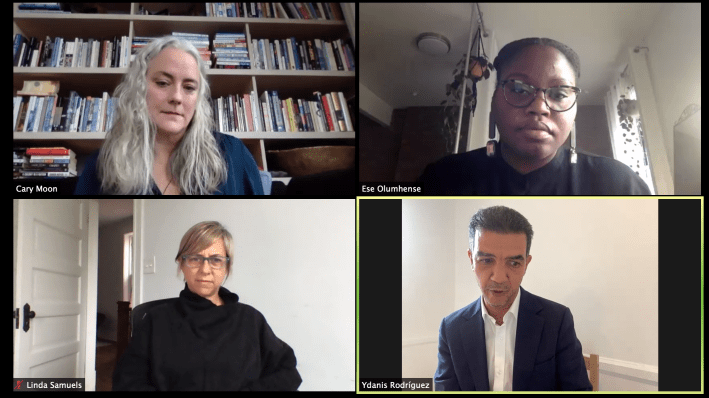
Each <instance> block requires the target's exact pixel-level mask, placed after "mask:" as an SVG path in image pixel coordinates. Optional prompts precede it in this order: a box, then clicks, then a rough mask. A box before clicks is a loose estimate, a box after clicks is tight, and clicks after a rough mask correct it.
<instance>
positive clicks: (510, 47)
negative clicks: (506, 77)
mask: <svg viewBox="0 0 709 398" xmlns="http://www.w3.org/2000/svg"><path fill="white" fill-rule="evenodd" d="M533 45H542V46H549V47H554V48H556V49H557V50H559V52H561V53H562V54H564V57H566V59H567V60H568V61H569V63H570V64H571V68H572V69H573V70H574V75H575V77H576V85H578V81H579V79H580V78H581V60H580V59H579V56H578V54H576V51H574V50H573V49H572V48H571V47H569V46H567V45H566V44H564V43H561V42H558V41H556V40H553V39H547V38H538V37H529V38H526V39H520V40H516V41H513V42H510V43H507V44H506V45H505V46H504V47H502V50H500V52H499V53H498V54H497V57H495V61H494V62H493V66H494V67H495V70H496V71H497V84H500V80H502V69H503V68H504V67H505V66H506V65H508V64H510V63H511V62H513V61H514V60H515V59H516V58H517V56H518V55H519V54H520V53H521V52H522V50H524V49H525V48H527V47H529V46H533Z"/></svg>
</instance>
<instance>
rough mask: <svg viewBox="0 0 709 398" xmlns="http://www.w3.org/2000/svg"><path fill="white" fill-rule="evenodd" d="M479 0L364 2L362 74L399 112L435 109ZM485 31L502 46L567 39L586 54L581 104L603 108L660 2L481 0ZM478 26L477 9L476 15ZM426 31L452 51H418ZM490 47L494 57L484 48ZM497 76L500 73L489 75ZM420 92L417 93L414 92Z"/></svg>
mask: <svg viewBox="0 0 709 398" xmlns="http://www.w3.org/2000/svg"><path fill="white" fill-rule="evenodd" d="M474 5H475V3H456V4H441V3H427V4H424V3H413V4H402V3H396V4H386V3H376V4H366V3H361V4H360V5H359V40H360V43H361V44H360V46H359V64H360V68H359V77H360V82H361V84H363V85H365V86H366V87H367V88H369V89H370V90H371V91H372V92H374V93H375V94H376V95H377V96H379V97H380V98H381V99H383V100H384V101H385V102H387V103H388V104H389V105H391V106H392V108H394V109H399V108H406V107H409V106H437V105H439V104H440V102H441V101H443V100H444V99H446V95H445V94H446V93H445V85H446V83H450V82H451V81H452V80H453V74H452V73H453V70H454V69H455V65H456V63H457V62H458V61H459V60H460V59H461V58H462V56H463V54H464V53H466V52H467V46H468V40H469V35H470V18H471V11H472V7H474ZM479 6H480V11H481V12H482V14H483V23H484V26H485V29H486V30H487V31H488V32H490V31H493V30H494V31H495V37H496V39H497V44H498V46H499V48H502V47H503V46H504V45H505V44H507V43H509V42H511V41H514V40H518V39H522V38H526V37H547V38H550V39H554V40H558V41H560V42H562V43H564V44H567V45H568V46H570V47H571V48H573V49H574V51H576V52H577V53H578V55H579V57H580V59H581V79H580V80H579V81H578V82H577V83H578V84H577V85H578V86H579V87H580V88H581V89H583V90H584V92H586V93H584V94H583V95H582V96H580V97H579V105H602V104H603V97H604V96H605V93H606V91H608V87H609V86H610V84H611V81H612V80H613V77H614V76H616V75H617V74H619V73H620V72H622V68H623V65H622V64H621V62H622V59H623V58H624V56H625V54H626V52H627V48H628V47H633V48H634V47H636V46H643V45H644V39H645V37H646V36H647V34H648V32H649V31H650V30H651V29H652V28H653V22H654V21H655V19H656V17H657V14H658V12H659V11H660V8H661V6H662V4H657V3H655V4H638V3H632V4H617V3H614V4H559V3H553V4H538V3H522V4H508V3H506V4H498V3H494V4H487V3H480V4H479ZM474 15H475V21H476V22H475V29H477V11H476V12H475V14H474ZM424 32H434V33H438V34H441V35H443V36H446V37H447V38H448V40H450V42H451V51H450V52H449V53H448V54H446V55H443V56H432V55H428V54H424V53H422V52H420V51H419V50H418V49H417V48H416V37H417V36H418V35H419V34H421V33H424ZM485 52H486V54H487V55H488V58H489V59H490V62H492V61H493V60H494V57H495V55H496V54H491V52H490V49H488V48H487V47H485ZM490 78H491V79H494V78H495V72H493V73H492V74H491V76H490ZM414 92H416V93H417V95H416V96H414V95H413V93H414Z"/></svg>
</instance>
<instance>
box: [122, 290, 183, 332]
mask: <svg viewBox="0 0 709 398" xmlns="http://www.w3.org/2000/svg"><path fill="white" fill-rule="evenodd" d="M174 300H177V298H176V297H173V298H168V299H162V300H155V301H148V302H147V303H143V304H139V305H137V306H136V307H135V308H133V311H131V315H130V325H131V328H130V329H131V336H132V335H133V328H134V325H135V324H136V322H138V321H139V320H141V319H143V316H145V314H146V313H147V312H148V311H149V310H152V309H153V308H155V307H157V306H160V305H163V304H168V303H170V302H172V301H174Z"/></svg>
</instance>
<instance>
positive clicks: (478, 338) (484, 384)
mask: <svg viewBox="0 0 709 398" xmlns="http://www.w3.org/2000/svg"><path fill="white" fill-rule="evenodd" d="M481 299H482V297H481V298H478V299H477V300H476V301H474V302H473V303H472V305H471V306H470V309H469V310H468V311H467V312H466V313H465V314H464V315H463V317H464V318H465V324H464V327H463V328H462V330H461V338H462V340H463V349H464V350H465V357H466V358H468V366H469V368H470V375H469V376H470V380H472V384H473V385H470V384H469V383H465V384H466V385H468V388H467V389H470V390H473V389H474V390H477V391H490V383H489V381H488V376H487V350H486V349H485V325H484V324H483V318H482V312H481V310H480V305H481V301H480V300H481ZM461 384H462V383H461ZM461 387H462V388H463V390H466V387H463V385H461Z"/></svg>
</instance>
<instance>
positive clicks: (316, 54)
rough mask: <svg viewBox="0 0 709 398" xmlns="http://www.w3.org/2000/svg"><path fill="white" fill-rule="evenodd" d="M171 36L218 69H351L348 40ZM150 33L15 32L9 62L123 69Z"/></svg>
mask: <svg viewBox="0 0 709 398" xmlns="http://www.w3.org/2000/svg"><path fill="white" fill-rule="evenodd" d="M172 34H173V35H174V36H178V37H181V38H182V39H184V40H187V41H189V42H191V43H192V44H193V45H194V46H195V47H196V48H197V50H198V51H199V53H200V56H201V57H202V60H203V62H205V63H206V64H207V66H209V67H210V68H211V67H215V68H219V69H231V68H236V69H252V68H253V69H265V70H289V69H290V70H333V71H335V70H341V71H354V70H355V64H354V53H353V51H352V46H351V43H350V42H349V41H343V40H341V39H337V40H332V41H326V40H321V39H310V40H300V41H297V40H296V39H295V37H290V38H287V39H277V40H269V39H252V40H251V43H248V40H247V38H246V35H245V34H244V33H217V34H216V35H215V37H214V40H213V41H212V42H211V48H210V40H209V35H207V34H197V33H181V32H173V33H172ZM153 39H154V37H144V36H138V37H135V38H133V41H132V43H130V38H129V37H128V36H122V37H118V36H116V37H114V38H113V40H96V39H88V40H84V39H82V38H78V37H77V38H75V39H74V40H65V39H64V38H63V37H56V38H54V39H52V38H51V37H50V36H46V37H45V40H39V39H38V38H36V37H31V38H29V39H28V38H26V37H25V36H23V35H21V34H17V35H15V40H14V44H13V65H14V66H22V67H67V68H81V67H91V68H112V67H127V66H128V64H129V62H131V61H132V60H133V58H134V56H135V52H136V51H137V50H138V49H139V48H141V47H143V46H145V45H147V44H148V43H149V42H150V41H151V40H153Z"/></svg>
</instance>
